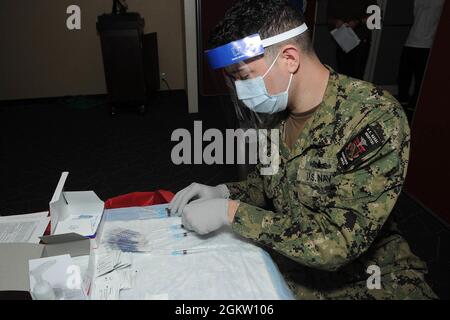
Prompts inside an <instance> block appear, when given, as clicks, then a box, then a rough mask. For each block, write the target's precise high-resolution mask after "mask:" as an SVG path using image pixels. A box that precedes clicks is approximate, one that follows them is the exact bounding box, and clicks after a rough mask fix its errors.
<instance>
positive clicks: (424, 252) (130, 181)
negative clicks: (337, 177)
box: [0, 91, 450, 299]
mask: <svg viewBox="0 0 450 320" xmlns="http://www.w3.org/2000/svg"><path fill="white" fill-rule="evenodd" d="M94 100H95V99H94V98H87V99H86V100H81V103H79V101H78V103H74V101H73V100H68V99H59V100H50V101H40V102H39V101H38V102H36V101H34V102H32V103H31V102H28V103H25V102H23V103H17V102H15V103H9V104H8V103H4V102H3V103H2V105H1V106H0V143H1V145H0V146H1V148H0V163H1V166H0V197H1V198H0V215H10V214H19V213H29V212H36V211H40V210H46V209H47V208H48V202H49V200H50V198H51V196H52V193H53V191H54V188H55V186H56V183H57V182H58V179H59V176H60V173H61V172H62V171H69V172H70V175H69V178H68V181H67V184H66V185H67V190H94V191H95V192H96V193H97V194H98V195H99V196H100V197H101V198H102V199H103V200H106V199H108V198H110V197H113V196H116V195H120V194H124V193H128V192H133V191H151V190H156V189H167V190H172V191H174V192H175V191H177V190H179V189H181V188H183V187H184V186H186V185H187V184H189V183H191V182H192V181H196V182H201V183H205V184H212V185H214V184H219V183H222V182H227V181H232V180H236V179H237V178H238V175H237V170H236V168H235V167H234V166H207V165H181V166H176V165H174V164H172V161H171V156H170V153H171V150H172V147H173V146H174V145H175V144H176V142H170V137H171V133H172V131H173V130H175V129H177V128H186V129H189V130H190V131H191V130H192V128H193V121H194V120H200V119H201V120H203V127H204V129H205V128H208V127H216V128H225V127H226V126H229V124H230V123H232V122H233V120H232V119H231V118H230V117H229V114H227V113H226V112H224V111H223V110H221V109H220V108H218V106H217V104H216V105H215V107H211V108H203V109H202V113H201V116H200V115H195V116H193V115H189V114H188V113H187V103H186V97H185V94H184V92H182V91H173V92H172V93H170V94H169V93H161V94H159V95H158V96H157V97H155V98H154V99H153V100H152V103H151V106H150V108H149V111H148V112H147V113H146V114H144V115H139V114H138V113H137V112H134V110H128V111H124V112H121V113H119V114H117V115H116V116H114V117H111V116H110V115H109V113H108V109H107V108H106V107H105V106H103V105H101V104H98V103H95V101H94ZM88 102H90V103H88ZM100 102H101V101H100ZM88 104H90V105H95V104H97V106H92V107H88ZM395 214H396V215H397V216H398V220H399V222H400V227H401V229H402V230H403V231H404V233H405V237H406V238H407V239H408V241H409V242H410V245H411V247H412V248H413V251H414V252H415V253H416V254H417V255H419V256H420V257H422V258H423V259H425V260H426V261H427V262H428V265H429V269H430V274H429V276H428V281H429V283H430V284H431V285H432V287H433V289H434V290H435V291H436V293H438V295H439V296H440V297H441V298H443V299H450V276H449V272H450V231H449V229H448V228H447V227H446V226H445V225H444V224H442V223H441V222H439V221H438V220H437V219H435V218H434V217H433V216H432V215H431V214H429V213H428V212H426V211H425V210H424V209H422V208H421V207H420V206H418V205H417V204H416V203H415V202H414V201H412V200H411V199H410V198H408V197H407V196H406V195H402V196H401V197H400V199H399V202H398V204H397V206H396V208H395Z"/></svg>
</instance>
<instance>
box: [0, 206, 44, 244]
mask: <svg viewBox="0 0 450 320" xmlns="http://www.w3.org/2000/svg"><path fill="white" fill-rule="evenodd" d="M49 222H50V218H49V217H48V212H47V211H45V212H38V213H30V214H23V215H14V216H2V217H0V243H13V242H16V243H24V242H27V243H39V242H40V239H39V237H42V236H43V234H44V232H45V229H47V226H48V224H49Z"/></svg>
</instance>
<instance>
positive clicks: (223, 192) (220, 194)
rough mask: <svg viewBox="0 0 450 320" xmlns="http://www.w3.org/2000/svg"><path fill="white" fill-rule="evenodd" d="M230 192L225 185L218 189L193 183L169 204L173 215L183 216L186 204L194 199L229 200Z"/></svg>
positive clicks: (217, 187) (178, 193) (219, 186)
mask: <svg viewBox="0 0 450 320" xmlns="http://www.w3.org/2000/svg"><path fill="white" fill-rule="evenodd" d="M229 196H230V191H229V190H228V188H227V186H226V185H224V184H219V185H218V186H216V187H210V186H206V185H204V184H200V183H195V182H194V183H192V184H191V185H189V186H188V187H186V188H184V189H183V190H181V191H178V192H177V194H176V195H175V197H174V198H173V199H172V201H170V203H169V210H170V212H171V213H178V214H181V213H182V212H183V209H184V207H185V206H186V204H187V203H188V202H189V201H191V200H194V199H198V200H207V199H228V197H229Z"/></svg>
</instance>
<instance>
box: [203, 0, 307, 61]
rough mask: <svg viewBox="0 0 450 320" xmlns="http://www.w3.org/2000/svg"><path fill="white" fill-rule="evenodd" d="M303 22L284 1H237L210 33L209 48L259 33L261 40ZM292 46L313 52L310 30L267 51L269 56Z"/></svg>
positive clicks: (302, 18)
mask: <svg viewBox="0 0 450 320" xmlns="http://www.w3.org/2000/svg"><path fill="white" fill-rule="evenodd" d="M304 22H305V17H304V15H303V13H302V12H301V11H300V10H298V9H295V8H294V7H293V6H292V5H291V4H290V3H289V2H288V1H287V0H238V1H237V2H236V3H235V4H234V5H233V6H232V7H231V8H230V9H229V10H228V11H227V12H226V14H225V17H224V19H223V20H222V21H221V22H220V23H219V24H218V25H217V26H216V27H215V29H214V30H213V32H212V34H211V38H210V41H209V42H210V46H211V48H215V47H219V46H221V45H224V44H227V43H230V42H232V41H235V40H239V39H242V38H244V37H247V36H249V35H252V34H255V33H259V34H260V36H261V38H262V39H265V38H268V37H272V36H275V35H277V34H280V33H283V32H286V31H289V30H291V29H293V28H296V27H298V26H300V25H301V24H303V23H304ZM288 43H293V44H296V45H297V46H299V47H300V49H301V50H302V51H303V52H305V53H307V54H309V53H311V52H313V47H312V43H311V37H310V33H309V31H306V32H304V33H303V34H301V35H299V36H297V37H294V38H292V39H289V40H286V41H284V42H282V43H279V44H277V45H275V46H271V47H269V48H267V49H266V53H268V55H269V56H273V55H274V54H276V52H277V50H276V49H277V48H279V46H282V45H284V44H288Z"/></svg>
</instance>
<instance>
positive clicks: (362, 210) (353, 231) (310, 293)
mask: <svg viewBox="0 0 450 320" xmlns="http://www.w3.org/2000/svg"><path fill="white" fill-rule="evenodd" d="M244 2H248V3H250V4H249V6H250V7H251V6H252V5H253V3H251V0H247V1H244ZM259 2H261V1H259ZM262 2H264V1H262ZM267 2H272V3H271V4H272V7H274V3H275V5H276V4H278V5H280V3H281V5H283V2H282V1H278V0H267ZM242 6H244V7H245V5H242ZM238 7H239V6H238ZM236 11H239V10H237V9H235V11H234V12H236ZM246 11H248V7H246ZM327 75H328V80H327V83H326V90H325V92H324V93H323V98H322V102H321V103H320V104H319V105H318V106H317V107H316V108H315V112H314V113H313V114H312V115H311V117H310V119H308V120H307V121H306V122H305V126H304V128H303V129H302V130H301V132H300V134H299V136H298V138H297V140H296V142H295V143H294V144H293V145H292V146H291V147H289V146H287V144H286V143H285V141H286V123H287V122H286V121H282V122H281V123H280V124H279V125H278V126H277V129H279V134H280V139H279V140H280V144H279V159H280V164H279V170H278V172H277V173H276V174H274V175H267V176H262V175H260V170H259V168H260V167H259V166H257V168H256V170H255V171H254V172H253V173H251V174H250V175H249V176H248V178H247V180H245V181H242V182H237V183H228V184H226V185H219V186H217V187H207V186H203V185H200V184H192V185H190V186H188V187H187V188H185V189H183V190H182V191H180V192H179V193H178V194H177V195H176V197H175V199H174V201H172V203H171V205H170V206H171V208H172V209H173V210H175V211H179V210H181V211H183V223H184V225H185V227H187V228H188V229H191V230H194V231H196V232H198V233H201V234H205V233H209V232H211V231H214V230H216V229H218V228H220V227H221V226H222V225H224V224H225V225H227V224H229V225H231V228H232V230H233V231H234V232H236V233H237V234H239V235H241V236H243V237H245V238H247V239H251V240H254V241H255V242H256V243H258V244H261V245H263V246H264V247H265V248H266V249H267V250H268V251H269V252H270V253H271V255H272V257H273V259H274V260H275V262H276V263H277V264H278V266H279V268H280V271H281V272H282V273H283V275H284V276H285V279H286V281H287V283H288V285H289V286H290V288H291V289H292V291H293V293H294V294H295V296H296V298H298V299H432V298H436V296H435V295H434V293H433V292H432V290H431V289H430V288H429V287H428V285H427V284H426V282H425V280H424V274H425V273H426V271H427V270H426V269H427V268H426V264H425V263H424V262H422V261H421V260H420V259H419V258H418V257H416V256H415V255H414V254H413V253H412V252H411V251H410V248H409V246H408V244H407V243H406V241H405V240H404V239H403V238H402V236H401V235H400V234H399V232H398V231H397V229H396V226H395V223H394V221H393V218H392V217H390V213H391V211H392V209H393V207H394V205H395V202H396V200H397V198H398V196H399V194H400V192H401V188H402V185H403V182H404V179H405V175H406V169H407V165H408V158H409V143H410V132H409V127H408V122H407V119H406V117H405V114H404V113H403V109H402V107H401V106H400V105H399V103H398V102H397V101H396V100H395V99H394V98H393V97H392V96H391V95H390V94H388V93H387V92H384V91H382V90H380V89H378V88H376V87H374V86H373V85H371V84H369V83H367V82H363V81H360V80H356V79H352V78H349V77H346V76H343V75H340V74H337V73H336V72H334V71H333V70H332V69H331V68H329V67H327ZM193 198H200V200H197V201H195V202H191V203H190V204H188V205H186V203H187V202H188V201H190V200H191V199H193ZM228 198H229V199H233V200H228ZM373 266H375V268H377V269H376V270H379V271H380V280H381V282H380V283H381V288H380V289H376V288H375V289H374V288H372V287H368V284H367V282H368V281H367V280H368V279H369V277H370V276H371V274H369V273H368V270H369V271H370V270H373V269H371V268H373Z"/></svg>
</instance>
